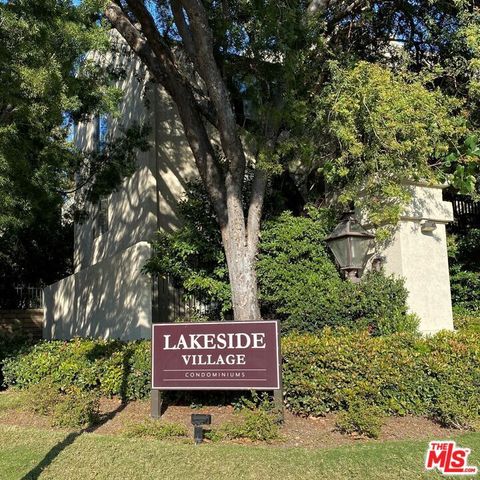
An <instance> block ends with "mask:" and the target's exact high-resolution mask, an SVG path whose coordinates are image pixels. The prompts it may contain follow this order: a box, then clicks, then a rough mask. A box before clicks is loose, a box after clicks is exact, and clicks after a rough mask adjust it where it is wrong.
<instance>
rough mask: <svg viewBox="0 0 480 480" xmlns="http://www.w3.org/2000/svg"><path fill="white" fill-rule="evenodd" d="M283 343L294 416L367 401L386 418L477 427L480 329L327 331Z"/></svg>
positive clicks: (288, 396) (287, 392)
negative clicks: (377, 333) (429, 333)
mask: <svg viewBox="0 0 480 480" xmlns="http://www.w3.org/2000/svg"><path fill="white" fill-rule="evenodd" d="M282 348H283V352H282V353H283V358H284V366H283V373H284V377H283V381H284V385H285V401H286V404H287V407H288V408H289V409H290V410H291V411H292V412H294V413H297V414H300V415H315V416H318V415H324V414H326V413H328V412H330V411H339V410H348V409H349V408H350V406H351V405H353V404H355V403H357V402H359V401H364V402H366V403H367V404H369V405H374V406H377V407H379V408H381V410H382V411H383V412H384V413H385V414H387V415H407V414H412V415H428V416H429V417H431V418H433V419H436V420H438V421H440V422H441V423H442V424H444V425H446V426H451V427H462V428H465V427H466V428H476V427H477V426H478V419H479V415H480V334H478V333H472V332H458V333H453V332H441V333H439V334H437V335H436V336H433V337H429V338H422V337H418V336H414V335H409V334H395V335H390V336H385V337H371V336H369V335H368V334H367V333H366V332H363V333H348V332H344V333H343V334H340V333H339V332H334V331H329V330H326V331H324V333H323V335H322V336H313V335H291V336H289V337H287V338H285V339H284V341H283V342H282Z"/></svg>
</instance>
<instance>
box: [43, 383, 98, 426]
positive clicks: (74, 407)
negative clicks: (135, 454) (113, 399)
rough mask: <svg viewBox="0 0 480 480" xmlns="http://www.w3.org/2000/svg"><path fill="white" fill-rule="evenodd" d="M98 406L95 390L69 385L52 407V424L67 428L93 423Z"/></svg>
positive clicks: (95, 419)
mask: <svg viewBox="0 0 480 480" xmlns="http://www.w3.org/2000/svg"><path fill="white" fill-rule="evenodd" d="M99 406H100V403H99V398H98V393H97V392H95V391H85V390H81V389H80V388H79V387H76V386H72V387H69V388H68V389H67V391H66V392H65V393H64V394H63V395H61V396H60V400H59V401H58V403H57V404H56V405H55V406H54V408H53V415H52V425H54V426H57V427H67V428H78V427H82V428H85V427H90V426H92V425H95V423H96V422H97V421H98V418H99Z"/></svg>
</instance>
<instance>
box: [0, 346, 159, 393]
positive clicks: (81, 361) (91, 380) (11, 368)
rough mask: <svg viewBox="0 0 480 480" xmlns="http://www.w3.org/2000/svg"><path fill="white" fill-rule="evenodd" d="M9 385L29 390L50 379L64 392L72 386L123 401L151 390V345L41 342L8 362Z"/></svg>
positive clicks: (6, 378) (6, 373) (6, 380)
mask: <svg viewBox="0 0 480 480" xmlns="http://www.w3.org/2000/svg"><path fill="white" fill-rule="evenodd" d="M3 374H4V377H5V378H4V381H5V384H6V385H9V386H17V387H19V388H27V387H28V386H29V385H31V384H37V383H39V382H40V381H41V380H42V379H43V378H46V377H48V378H49V379H50V380H51V381H52V382H53V383H54V384H55V385H56V386H57V387H58V388H59V389H60V390H63V391H65V390H67V389H68V388H69V387H70V386H72V385H73V386H75V387H78V388H80V389H82V390H85V391H89V390H95V389H98V390H99V391H100V392H101V394H103V395H105V396H114V395H115V396H118V397H120V398H122V399H123V400H134V399H139V398H144V397H146V396H147V395H148V394H149V391H150V386H149V382H150V343H149V342H145V341H138V342H129V343H125V342H120V341H118V340H101V339H99V340H92V339H80V338H75V339H73V340H70V341H68V342H67V341H57V340H54V341H49V342H46V341H44V342H41V343H39V344H37V345H34V346H33V347H30V348H27V349H24V351H23V352H22V353H21V354H18V355H16V356H12V357H10V358H8V359H7V360H5V363H4V367H3Z"/></svg>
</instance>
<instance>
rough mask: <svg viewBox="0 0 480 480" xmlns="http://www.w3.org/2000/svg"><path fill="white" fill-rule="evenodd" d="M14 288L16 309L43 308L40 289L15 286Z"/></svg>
mask: <svg viewBox="0 0 480 480" xmlns="http://www.w3.org/2000/svg"><path fill="white" fill-rule="evenodd" d="M14 288H15V297H16V298H15V303H16V308H18V309H21V310H26V309H31V308H44V306H45V305H44V300H43V288H42V287H38V286H29V285H17V286H15V287H14Z"/></svg>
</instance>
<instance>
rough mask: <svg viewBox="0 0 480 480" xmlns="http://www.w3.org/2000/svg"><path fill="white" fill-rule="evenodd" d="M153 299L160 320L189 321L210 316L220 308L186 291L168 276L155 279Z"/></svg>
mask: <svg viewBox="0 0 480 480" xmlns="http://www.w3.org/2000/svg"><path fill="white" fill-rule="evenodd" d="M153 301H154V306H156V308H157V312H158V321H160V322H177V321H179V320H185V321H188V320H191V319H195V318H198V317H200V316H209V315H210V314H211V313H213V312H215V311H216V310H217V309H218V305H217V304H216V303H213V302H209V301H208V300H207V299H201V298H198V297H196V296H194V295H191V294H188V293H186V292H185V291H184V290H183V289H182V288H179V287H178V286H176V285H174V283H173V282H172V280H171V279H170V278H168V277H167V278H158V279H155V281H154V299H153Z"/></svg>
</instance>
